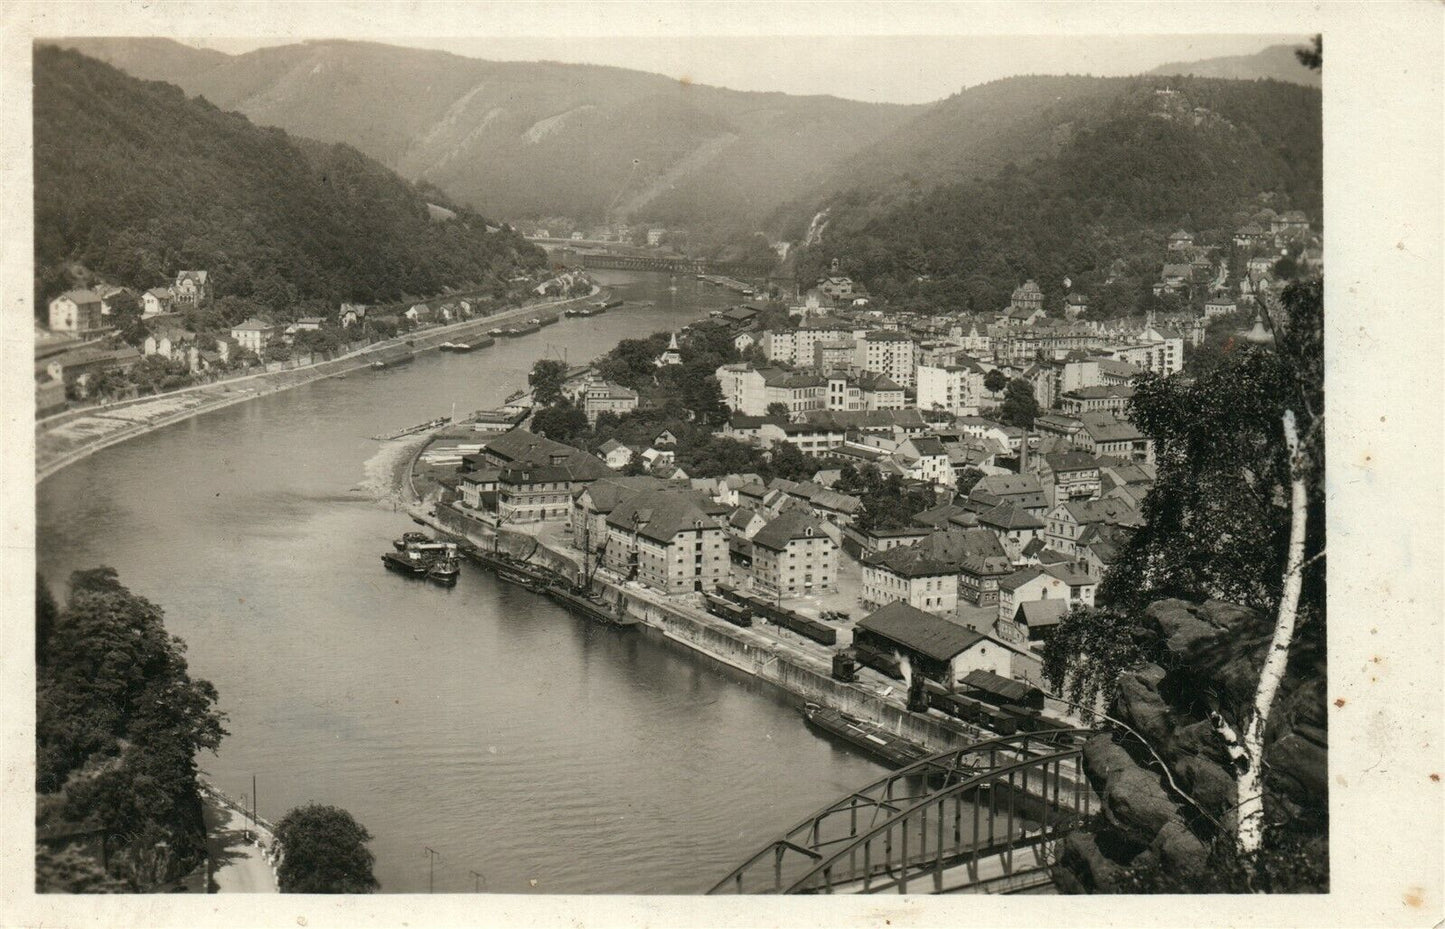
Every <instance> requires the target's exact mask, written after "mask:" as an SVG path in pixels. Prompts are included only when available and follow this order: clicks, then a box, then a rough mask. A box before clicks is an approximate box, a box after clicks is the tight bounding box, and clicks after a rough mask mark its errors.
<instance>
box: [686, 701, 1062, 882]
mask: <svg viewBox="0 0 1445 929" xmlns="http://www.w3.org/2000/svg"><path fill="white" fill-rule="evenodd" d="M1088 732H1089V730H1080V729H1058V730H1049V731H1045V732H1033V733H1019V734H1017V735H1012V736H1004V737H999V738H995V739H987V740H984V741H982V742H976V743H973V744H971V745H967V746H963V747H961V748H957V749H953V750H950V751H947V752H941V753H939V754H937V755H933V756H931V757H929V758H925V759H922V760H920V761H918V762H915V763H914V764H911V765H909V766H907V767H905V768H901V769H899V770H897V771H894V772H892V773H890V774H888V775H886V776H885V777H882V778H880V779H879V780H877V781H875V782H873V783H871V784H869V785H867V786H866V787H862V788H860V789H859V790H857V791H854V792H852V793H850V794H848V795H847V796H845V797H842V798H840V799H838V800H836V801H834V802H833V803H831V804H829V805H828V806H827V807H824V808H823V809H821V810H819V811H818V812H816V813H814V814H813V815H811V816H809V817H807V818H806V819H804V820H802V821H800V822H799V823H798V824H797V825H795V826H794V827H792V828H791V829H789V830H788V831H787V832H785V833H783V835H782V836H781V837H780V838H779V839H776V840H774V841H773V842H771V843H769V844H768V845H765V846H764V847H763V848H761V849H760V850H759V851H757V852H756V853H754V854H753V855H752V856H751V857H750V858H748V859H747V860H746V861H745V862H743V864H741V865H739V866H738V867H737V868H736V869H734V870H733V872H732V873H731V874H729V875H728V876H727V877H725V878H723V880H721V881H719V882H718V883H717V885H715V886H714V887H713V888H712V890H711V891H710V893H784V892H789V890H788V889H789V888H791V887H794V886H798V884H799V881H800V880H803V879H804V878H805V877H806V875H807V874H809V873H813V872H814V871H816V870H817V869H818V867H819V863H820V862H826V861H831V860H832V859H833V856H834V853H835V851H837V850H838V849H840V848H856V847H857V842H858V841H859V836H861V835H865V834H872V833H873V832H875V831H876V830H878V829H885V830H886V829H888V828H889V823H892V822H895V821H903V820H904V819H907V817H909V816H910V815H913V813H912V811H916V810H919V809H926V808H928V807H929V806H930V805H931V804H932V803H934V802H935V801H937V800H938V799H939V798H940V797H944V796H946V797H947V798H949V801H950V802H953V803H954V804H955V806H956V809H955V814H956V815H957V816H959V817H962V816H963V814H964V807H963V804H965V803H967V802H968V800H967V793H968V791H962V792H960V791H961V788H963V786H964V785H968V784H973V785H974V787H973V788H972V789H973V790H974V792H977V791H979V790H987V789H989V788H988V787H983V788H979V787H978V785H979V784H984V783H991V781H988V779H987V778H988V775H989V773H990V772H994V771H1009V770H1014V769H1017V768H1018V766H1019V765H1025V766H1027V765H1029V764H1031V763H1033V762H1035V761H1037V760H1039V759H1043V758H1047V759H1051V760H1054V761H1056V762H1057V761H1061V760H1063V759H1067V758H1070V757H1076V756H1077V755H1078V753H1079V751H1080V749H1079V745H1080V744H1081V741H1082V737H1083V736H1084V735H1087V734H1088ZM1052 777H1053V778H1054V780H1055V781H1058V782H1059V783H1058V784H1056V785H1055V787H1054V790H1055V793H1056V794H1057V793H1059V791H1061V790H1062V791H1063V792H1064V793H1066V794H1070V795H1072V794H1073V793H1075V792H1077V791H1080V790H1082V791H1088V789H1089V788H1088V785H1087V783H1086V782H1085V781H1084V779H1083V775H1082V772H1081V771H1075V770H1065V769H1062V768H1057V767H1056V768H1055V770H1054V772H1053V774H1052ZM980 778H983V779H982V780H980ZM1042 780H1043V779H1042V778H1040V777H1038V776H1035V777H1034V779H1033V782H1032V783H1029V782H1028V776H1027V775H1025V776H1024V784H1023V786H1024V787H1026V788H1030V789H1037V788H1038V787H1039V785H1040V784H1041V783H1042ZM1060 784H1061V785H1062V786H1060ZM1062 795H1063V794H1060V796H1062ZM985 799H986V798H985ZM1016 799H1017V798H1012V797H1011V801H1010V802H1011V803H1012V804H1013V805H1011V806H1009V807H1008V808H1007V809H1010V810H1011V809H1015V808H1016V807H1017V806H1019V803H1018V802H1015V801H1016ZM976 813H977V810H976V809H975V811H974V813H971V814H969V815H970V816H973V815H976ZM900 818H902V819H900ZM904 828H907V827H904ZM993 828H994V827H993V825H992V823H991V821H990V825H989V829H990V830H993ZM991 834H992V833H991ZM884 844H886V845H888V846H889V847H890V848H891V840H887V841H885V843H884ZM871 853H872V848H871V847H868V848H865V849H864V852H863V854H864V855H865V856H869V857H870V861H871ZM855 857H856V854H855Z"/></svg>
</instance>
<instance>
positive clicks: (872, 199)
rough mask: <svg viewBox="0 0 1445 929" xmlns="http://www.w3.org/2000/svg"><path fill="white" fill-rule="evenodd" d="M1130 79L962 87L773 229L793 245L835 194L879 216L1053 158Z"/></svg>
mask: <svg viewBox="0 0 1445 929" xmlns="http://www.w3.org/2000/svg"><path fill="white" fill-rule="evenodd" d="M1128 80H1129V79H1127V78H1099V77H1080V76H1063V77H1052V76H1023V77H1011V78H1005V79H1003V80H998V81H990V82H989V83H987V84H980V85H978V86H976V87H970V88H967V89H965V90H963V91H962V92H960V93H957V94H954V95H953V96H951V97H948V98H947V99H945V100H941V101H939V102H938V103H937V104H935V105H933V106H931V107H929V108H928V109H926V110H924V111H923V112H921V113H920V114H919V115H917V116H916V117H915V118H914V119H912V120H910V121H909V122H908V123H906V124H905V125H903V126H901V127H899V128H898V130H897V131H895V132H893V133H891V134H889V135H888V136H887V137H885V138H883V139H881V140H879V141H878V142H875V143H873V144H872V145H870V146H868V147H867V148H864V149H862V150H861V151H859V152H857V153H855V154H853V155H851V156H849V157H848V158H847V159H846V160H844V161H843V162H842V163H840V164H839V165H838V166H837V167H836V168H834V169H833V170H832V171H830V172H829V173H828V174H827V175H826V176H825V177H822V178H820V179H819V180H818V181H816V182H815V183H814V184H813V185H811V186H810V188H809V189H808V190H807V191H806V192H805V193H804V194H803V195H802V196H800V197H799V198H797V199H796V200H794V201H793V202H792V203H789V204H787V205H786V206H784V207H783V208H781V209H779V210H778V211H777V213H775V214H774V216H773V217H772V222H771V224H770V225H771V226H772V227H773V228H774V229H776V230H777V231H778V233H779V235H780V236H782V237H783V238H786V239H789V240H798V239H801V238H803V236H804V234H805V233H804V230H806V228H807V226H808V224H809V222H810V221H811V219H812V217H813V216H815V215H816V214H817V213H818V211H820V210H822V209H825V208H826V207H827V206H828V204H829V203H830V202H831V201H833V200H834V199H836V198H837V197H839V196H840V195H843V194H847V195H848V196H849V197H850V198H851V199H853V200H854V201H855V202H866V203H869V204H871V205H872V207H873V208H875V209H883V208H886V207H887V206H888V205H890V204H892V203H894V202H896V201H898V200H899V199H901V198H905V197H908V196H912V195H916V194H918V193H920V192H922V191H926V190H929V189H931V188H935V187H938V186H941V185H944V184H950V183H957V182H961V181H968V180H981V179H983V178H986V177H989V176H992V175H993V174H994V173H996V172H997V171H998V170H999V169H1001V168H1003V167H1004V166H1005V165H1007V164H1010V163H1015V164H1024V163H1026V162H1029V161H1032V160H1034V159H1036V158H1042V157H1045V156H1048V155H1051V154H1053V153H1055V152H1057V151H1058V149H1059V147H1060V146H1061V145H1063V144H1064V143H1065V142H1066V141H1068V139H1069V137H1070V135H1071V134H1072V132H1073V131H1074V130H1075V128H1076V127H1077V126H1079V125H1081V124H1085V123H1087V122H1088V120H1089V119H1090V118H1091V116H1092V114H1093V113H1094V112H1095V111H1096V110H1097V109H1098V108H1099V107H1100V106H1102V105H1105V104H1107V103H1108V102H1109V101H1111V100H1113V99H1115V98H1117V97H1118V96H1119V94H1121V93H1122V92H1123V91H1124V90H1125V88H1126V87H1127V86H1128Z"/></svg>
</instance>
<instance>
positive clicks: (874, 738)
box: [802, 703, 931, 768]
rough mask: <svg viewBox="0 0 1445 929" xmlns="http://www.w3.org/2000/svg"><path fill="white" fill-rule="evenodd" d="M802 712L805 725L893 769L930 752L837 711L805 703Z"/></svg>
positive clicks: (924, 756)
mask: <svg viewBox="0 0 1445 929" xmlns="http://www.w3.org/2000/svg"><path fill="white" fill-rule="evenodd" d="M802 712H803V719H804V721H806V722H807V723H808V725H810V726H812V727H814V728H815V729H818V730H820V731H822V732H825V733H827V734H828V735H831V736H834V737H836V738H839V739H842V740H843V741H845V742H847V743H849V744H850V745H853V746H855V747H857V748H861V749H863V750H864V751H866V752H868V753H869V754H871V755H873V756H874V757H876V758H879V759H882V760H883V761H886V762H887V763H889V764H891V765H893V766H894V767H896V768H902V767H906V766H908V765H910V764H913V762H915V761H920V760H922V759H924V758H927V757H928V756H929V754H931V753H930V752H929V751H928V749H926V748H924V747H923V746H922V745H919V744H918V743H917V742H910V741H908V740H907V739H903V738H900V737H898V736H896V735H894V734H893V733H891V732H889V731H888V730H886V729H884V728H883V727H881V726H875V725H874V724H873V723H870V722H864V721H863V720H861V719H859V718H858V717H856V716H849V715H848V714H847V713H844V712H841V711H840V710H834V709H830V708H828V707H825V706H820V705H819V704H817V703H808V704H805V705H804V706H803V711H802Z"/></svg>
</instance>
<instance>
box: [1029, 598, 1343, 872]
mask: <svg viewBox="0 0 1445 929" xmlns="http://www.w3.org/2000/svg"><path fill="white" fill-rule="evenodd" d="M1146 623H1147V624H1149V625H1150V626H1152V627H1153V631H1154V632H1156V633H1157V635H1158V637H1159V640H1160V641H1161V642H1162V643H1163V644H1162V650H1161V654H1160V657H1159V660H1158V662H1157V663H1153V664H1147V665H1144V666H1142V667H1139V668H1136V669H1134V670H1131V671H1128V672H1126V673H1124V674H1123V675H1121V676H1120V678H1119V681H1118V687H1117V690H1116V693H1115V697H1114V700H1113V703H1112V705H1111V706H1110V708H1109V714H1110V715H1111V716H1113V717H1114V718H1115V719H1118V720H1121V721H1123V722H1125V723H1127V724H1128V725H1129V726H1130V727H1132V728H1133V729H1135V730H1136V731H1137V732H1138V733H1139V735H1141V736H1142V737H1143V738H1144V739H1146V740H1148V742H1149V744H1150V746H1152V747H1153V749H1154V753H1157V755H1158V758H1157V759H1156V758H1155V757H1154V754H1151V753H1150V752H1149V751H1148V750H1147V749H1146V748H1145V747H1144V746H1143V745H1142V744H1140V742H1139V740H1138V739H1137V738H1135V737H1133V736H1131V735H1129V734H1128V733H1125V732H1123V731H1122V730H1118V731H1115V732H1113V733H1109V734H1102V735H1098V736H1095V737H1094V738H1093V739H1091V740H1090V741H1089V742H1088V743H1087V744H1086V745H1085V748H1084V768H1085V771H1086V773H1087V774H1088V777H1089V779H1090V782H1091V783H1092V784H1093V785H1094V788H1095V790H1096V791H1097V792H1098V795H1099V797H1100V800H1101V809H1100V815H1099V816H1098V817H1097V818H1096V820H1095V821H1094V822H1093V824H1092V825H1091V826H1090V827H1089V828H1088V829H1086V830H1084V831H1080V832H1076V833H1075V834H1074V835H1072V836H1070V837H1069V838H1068V839H1067V840H1066V841H1065V842H1064V843H1063V844H1062V846H1061V850H1060V856H1059V865H1058V867H1057V868H1056V869H1055V881H1056V883H1057V884H1058V886H1059V887H1060V889H1062V890H1064V891H1065V892H1082V893H1088V892H1095V893H1108V892H1113V891H1118V890H1121V889H1124V887H1123V886H1122V882H1123V881H1124V880H1125V877H1126V875H1127V873H1128V872H1129V871H1130V870H1132V869H1138V868H1142V867H1149V868H1157V869H1159V870H1161V871H1163V872H1164V873H1166V874H1168V875H1169V876H1170V877H1174V878H1182V879H1184V880H1185V881H1187V880H1188V875H1189V874H1190V872H1193V871H1196V870H1198V869H1200V868H1203V867H1204V866H1205V863H1206V860H1207V859H1208V857H1209V844H1210V841H1211V840H1212V839H1213V838H1214V837H1215V835H1217V834H1218V831H1219V830H1218V829H1217V828H1216V826H1215V823H1218V824H1219V828H1222V829H1224V830H1226V831H1228V830H1231V829H1232V828H1233V824H1234V823H1233V814H1234V806H1235V799H1236V798H1235V773H1234V769H1233V767H1232V765H1231V761H1230V756H1229V753H1228V752H1227V751H1226V749H1225V746H1224V743H1223V741H1222V739H1221V738H1220V736H1219V735H1218V733H1217V732H1216V731H1215V728H1214V726H1213V725H1212V724H1211V723H1210V721H1209V719H1210V714H1211V713H1214V712H1217V713H1219V714H1220V715H1221V716H1222V717H1223V718H1224V719H1225V720H1226V721H1228V723H1229V724H1230V725H1231V726H1233V727H1234V729H1235V730H1236V731H1242V730H1243V727H1244V720H1245V718H1246V714H1247V713H1248V711H1249V709H1250V708H1251V707H1252V705H1253V702H1254V691H1255V687H1256V685H1257V683H1258V681H1259V671H1260V668H1261V666H1262V665H1263V662H1264V653H1265V650H1266V649H1267V647H1268V645H1269V640H1270V636H1271V634H1272V632H1273V617H1266V616H1261V615H1260V614H1258V613H1256V612H1254V611H1252V610H1248V609H1245V608H1243V607H1239V606H1236V605H1234V604H1229V603H1222V602H1219V601H1214V600H1211V601H1207V602H1204V603H1191V602H1188V601H1184V600H1161V601H1158V602H1156V603H1154V604H1152V605H1151V606H1150V607H1149V609H1148V610H1147V612H1146ZM1320 638H1322V637H1321V636H1318V635H1312V634H1310V630H1302V634H1301V635H1300V636H1298V637H1297V641H1296V642H1295V646H1294V648H1293V649H1292V651H1291V654H1290V665H1289V670H1288V673H1287V674H1286V677H1285V680H1284V682H1283V684H1282V686H1281V689H1280V694H1279V697H1278V698H1277V700H1276V703H1275V705H1274V708H1273V711H1272V713H1271V716H1270V723H1269V726H1268V727H1267V729H1266V731H1265V758H1264V761H1265V765H1266V767H1267V771H1266V777H1265V788H1266V791H1267V793H1266V795H1265V817H1266V821H1267V822H1269V823H1285V822H1294V823H1296V824H1298V823H1301V822H1303V823H1306V824H1308V825H1310V826H1311V827H1312V828H1316V829H1317V830H1318V832H1319V833H1320V834H1321V835H1323V832H1324V823H1325V816H1326V810H1327V805H1328V783H1327V779H1326V777H1327V772H1328V768H1327V754H1326V752H1327V733H1326V714H1325V670H1324V654H1323V646H1322V644H1319V642H1318V641H1317V640H1318V639H1320ZM1161 761H1162V763H1163V765H1167V767H1168V774H1169V775H1170V777H1172V780H1173V782H1174V785H1177V790H1176V789H1175V787H1174V786H1171V785H1170V783H1169V778H1166V777H1165V773H1164V771H1163V770H1162V766H1161V763H1160V762H1161ZM1179 791H1183V792H1185V793H1187V794H1188V795H1189V796H1190V797H1192V798H1193V800H1194V803H1193V804H1191V803H1189V802H1188V801H1187V800H1185V799H1184V798H1183V797H1181V796H1180V794H1179ZM1195 804H1197V806H1196V805H1195ZM1321 846H1323V843H1321ZM1186 886H1187V885H1186Z"/></svg>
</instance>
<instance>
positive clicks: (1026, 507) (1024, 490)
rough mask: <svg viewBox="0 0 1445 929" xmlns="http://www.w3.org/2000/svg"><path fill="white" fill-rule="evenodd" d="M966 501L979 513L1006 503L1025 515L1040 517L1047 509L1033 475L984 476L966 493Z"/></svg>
mask: <svg viewBox="0 0 1445 929" xmlns="http://www.w3.org/2000/svg"><path fill="white" fill-rule="evenodd" d="M968 499H969V501H970V502H971V503H972V504H974V505H975V506H976V507H977V508H978V509H979V510H980V511H982V510H985V509H988V508H991V507H995V506H997V505H999V504H1000V503H1008V504H1012V505H1013V506H1014V507H1016V508H1018V509H1019V510H1022V511H1023V512H1025V513H1032V514H1034V515H1042V514H1043V513H1044V512H1045V511H1046V510H1047V509H1048V507H1049V500H1048V497H1047V496H1046V495H1045V494H1044V488H1043V485H1042V484H1040V483H1039V479H1038V477H1037V476H1035V475H1033V474H1012V473H1010V474H987V475H984V477H982V478H981V479H980V480H979V482H978V483H977V484H975V485H973V490H971V491H969V492H968Z"/></svg>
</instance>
